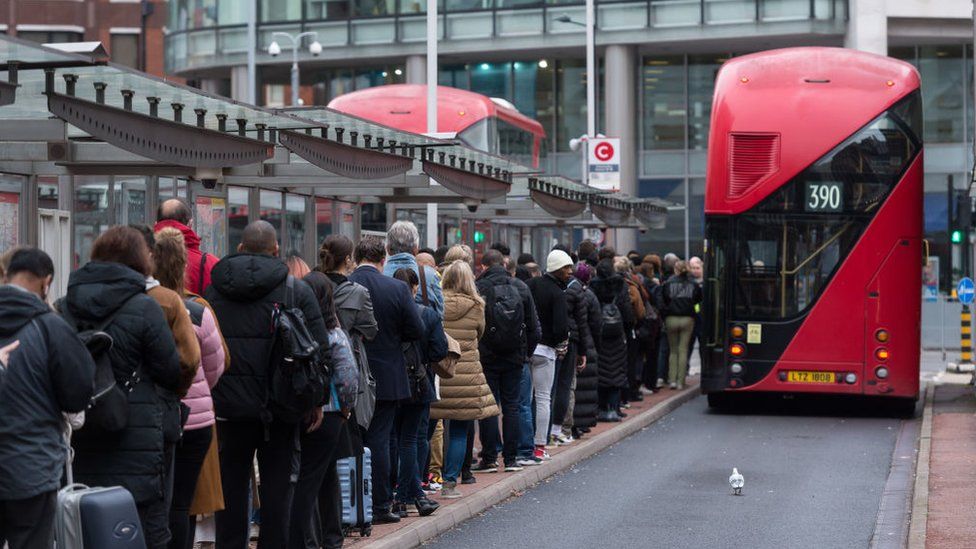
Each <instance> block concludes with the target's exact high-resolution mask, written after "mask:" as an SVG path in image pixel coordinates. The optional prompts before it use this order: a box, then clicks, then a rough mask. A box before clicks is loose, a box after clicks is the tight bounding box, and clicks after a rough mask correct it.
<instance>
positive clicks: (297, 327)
mask: <svg viewBox="0 0 976 549" xmlns="http://www.w3.org/2000/svg"><path fill="white" fill-rule="evenodd" d="M158 219H159V221H158V222H157V224H156V225H155V226H154V227H153V228H151V229H150V228H148V227H123V226H118V227H112V228H110V229H108V230H106V231H105V232H104V233H103V234H102V235H100V236H99V237H98V239H97V240H96V241H95V243H94V245H93V247H92V254H91V261H90V262H89V263H87V264H86V265H84V266H83V267H82V268H80V269H78V270H76V271H74V272H72V273H71V274H70V276H69V282H68V292H67V295H66V296H65V297H64V298H63V299H60V300H58V302H57V303H55V304H53V306H52V305H49V304H47V302H46V301H47V291H48V288H49V286H50V283H51V279H52V277H53V275H54V266H53V262H52V261H51V259H50V258H49V257H47V255H46V254H44V252H42V251H40V250H37V249H34V248H19V249H15V250H12V251H10V252H8V253H7V254H5V256H4V258H3V259H2V260H0V267H2V270H0V277H2V282H3V285H0V308H3V310H4V311H5V312H4V314H3V315H0V545H2V544H3V543H4V542H6V543H7V544H8V545H9V547H10V548H11V549H20V548H22V547H42V546H44V547H50V546H51V545H52V544H53V536H54V534H53V531H54V528H53V522H54V515H55V513H54V508H55V506H56V505H57V499H56V495H57V491H58V489H59V488H60V487H61V486H62V484H63V476H64V470H65V466H66V461H67V460H71V463H70V466H71V467H72V468H73V473H74V477H75V479H76V480H77V481H78V482H82V483H85V484H88V485H91V486H122V487H124V488H125V489H127V490H128V491H129V492H130V493H131V495H132V497H133V499H134V501H135V504H136V508H137V511H138V514H139V518H140V521H141V531H142V534H143V536H144V537H145V540H146V545H147V547H150V548H154V549H156V548H160V549H161V548H187V549H189V548H191V547H193V545H194V541H195V539H196V536H195V533H196V530H197V525H198V523H199V524H201V525H209V524H211V523H209V522H207V521H208V520H212V528H213V531H214V532H213V533H214V536H213V540H214V542H215V545H216V547H217V548H220V549H223V548H234V549H241V548H243V547H247V544H248V542H249V540H250V539H251V538H252V537H253V536H254V534H255V529H254V524H253V523H259V525H260V526H259V529H258V530H257V538H258V547H274V548H279V547H295V548H299V547H301V548H306V547H325V548H334V547H341V546H342V544H343V538H344V534H345V533H346V530H345V528H347V527H348V526H350V525H349V524H348V521H346V523H344V521H343V518H342V517H343V506H344V505H346V503H345V502H344V501H342V500H341V499H340V491H341V488H340V485H341V482H340V476H339V472H338V464H339V463H340V460H343V459H344V458H350V457H357V456H358V457H359V458H362V456H363V455H364V454H368V455H369V456H370V458H371V462H372V477H371V483H372V484H371V493H372V504H371V506H372V508H371V511H372V513H371V515H372V518H371V521H372V523H373V524H383V523H394V522H399V521H400V520H402V518H404V517H406V516H408V515H409V514H410V513H414V512H415V513H417V514H418V515H419V516H429V515H431V514H433V513H435V512H436V511H437V510H438V507H439V503H438V501H437V500H438V499H454V498H459V497H462V492H461V491H460V490H459V488H458V487H459V485H462V484H470V483H475V482H477V478H476V476H475V475H476V474H489V473H496V472H498V471H500V470H501V471H504V472H516V471H519V470H522V469H523V468H524V467H531V466H536V465H539V464H541V463H543V462H545V461H547V460H549V459H550V456H549V453H548V449H551V448H552V447H553V446H554V445H556V446H558V445H565V444H572V443H573V442H574V441H575V440H576V439H578V438H580V437H583V436H585V435H586V433H588V432H589V431H590V429H592V428H593V426H594V425H596V423H597V422H598V421H603V422H616V421H620V420H621V418H622V417H625V416H626V413H627V412H626V409H627V408H628V406H629V404H628V403H629V402H632V401H635V400H642V399H643V395H644V394H646V393H647V392H649V391H655V392H656V391H659V390H661V389H662V388H664V387H670V388H671V389H680V388H683V387H684V383H685V377H686V375H687V365H688V359H689V357H690V355H691V353H692V349H693V347H694V339H695V338H696V337H698V334H699V333H700V328H699V327H700V324H701V322H700V318H699V314H700V313H699V303H700V302H701V299H702V291H701V277H702V272H701V268H702V265H701V261H700V260H697V258H693V259H692V260H691V261H689V262H688V263H686V262H684V261H679V260H678V258H677V257H676V256H673V255H672V254H668V255H666V256H665V257H664V260H663V261H662V260H661V259H660V258H659V257H658V256H656V255H647V256H640V255H639V254H637V253H636V252H632V253H630V254H628V255H627V256H620V255H618V254H617V253H616V252H615V251H614V250H613V249H612V248H609V247H603V248H598V247H597V245H596V244H594V243H593V242H591V241H584V242H582V243H581V244H580V245H579V247H578V248H577V249H575V250H571V249H568V248H566V247H563V246H556V247H555V248H554V249H553V250H551V251H550V252H549V253H548V254H547V256H546V257H545V258H544V259H543V261H541V262H537V261H536V260H535V258H534V257H532V256H531V255H528V254H522V255H521V256H518V257H513V256H512V254H511V251H510V249H509V248H508V247H507V246H505V245H504V244H495V245H493V246H492V247H491V249H489V250H487V251H485V252H484V253H483V254H481V257H480V258H478V261H477V262H475V257H474V253H473V252H472V250H471V249H470V248H469V247H467V246H465V245H455V246H452V247H446V246H445V247H441V248H438V249H437V250H428V249H421V248H420V246H419V242H420V238H419V233H418V231H417V228H416V226H414V225H413V224H412V223H410V222H407V221H398V222H396V223H394V224H393V225H392V226H391V227H390V229H389V231H388V233H387V235H386V239H385V241H384V240H382V239H380V238H378V237H375V236H364V237H363V238H362V239H361V240H360V241H359V242H357V243H354V242H352V241H351V240H350V239H349V238H347V237H345V236H343V235H331V236H329V237H327V238H326V239H325V241H324V242H323V243H322V245H321V248H320V250H319V257H318V261H317V264H316V265H314V266H313V267H310V266H309V265H308V264H306V263H305V262H304V260H303V259H302V258H300V257H297V256H290V257H288V258H284V259H283V258H281V257H280V250H279V247H278V236H277V234H276V231H275V229H274V227H273V226H272V225H270V224H268V223H266V222H264V221H255V222H253V223H251V224H249V225H248V226H247V227H246V228H245V229H244V231H243V233H242V238H241V243H240V245H239V247H238V249H237V250H236V253H233V254H231V255H228V256H226V257H223V258H217V257H214V256H212V255H210V254H207V253H205V252H203V251H201V250H200V239H199V237H198V236H197V235H196V234H195V233H194V232H193V230H192V229H191V226H192V219H191V210H190V209H189V207H188V206H187V205H186V204H185V203H183V202H182V201H180V200H178V199H174V200H168V201H166V202H164V203H163V204H162V205H161V206H160V208H159V212H158ZM8 312H9V313H8ZM283 326H284V327H287V330H286V329H285V328H283ZM86 330H87V331H88V332H86ZM91 331H96V332H104V333H106V334H108V335H109V336H110V337H111V341H112V344H111V347H110V348H109V350H108V352H107V353H106V355H105V356H107V360H108V361H110V364H111V371H112V373H113V374H114V378H115V381H116V383H117V384H118V385H119V386H121V387H124V391H125V393H124V394H125V400H126V401H127V406H126V407H125V408H124V413H125V415H126V417H125V418H124V420H125V421H124V426H123V427H121V428H119V429H115V430H106V429H103V428H101V427H100V426H99V425H98V424H97V422H94V423H92V422H89V423H88V424H85V423H83V421H84V420H83V419H82V417H80V416H83V415H84V412H85V410H86V409H88V410H90V409H91V404H92V402H93V399H97V398H98V396H97V394H96V381H95V379H96V369H97V365H96V362H97V361H98V359H99V358H98V355H97V353H96V352H95V351H93V350H92V348H91V346H90V345H89V346H88V347H86V343H87V342H86V341H84V340H83V338H82V337H79V335H80V334H81V335H84V334H85V333H89V332H91ZM286 332H287V336H286V335H283V334H285V333H286ZM302 334H304V335H305V337H306V338H307V341H306V343H307V345H306V346H305V347H307V348H309V349H312V350H313V351H314V352H312V351H310V352H308V353H305V354H302V353H300V352H298V351H299V350H300V349H298V348H297V347H296V346H294V345H291V344H290V342H291V341H293V340H292V339H288V338H289V337H292V338H294V337H299V338H300V337H302ZM305 347H302V348H305ZM299 374H301V375H302V376H304V377H301V379H303V380H304V383H303V384H298V383H297V382H296V380H297V379H299ZM72 427H73V428H72ZM66 434H67V435H68V437H67V438H66V437H65V435H66ZM25 440H26V441H30V443H29V444H27V445H25V444H24V441H25ZM66 441H68V442H66ZM476 441H477V445H478V446H479V447H480V448H479V450H478V451H477V452H476V451H475V445H476ZM66 444H70V446H71V450H73V451H72V452H68V451H67V450H68V449H67V448H66ZM499 455H500V456H501V466H500V465H499ZM68 456H73V457H70V458H69V457H68ZM255 464H256V468H255ZM255 509H259V512H256V511H255ZM208 517H210V518H208Z"/></svg>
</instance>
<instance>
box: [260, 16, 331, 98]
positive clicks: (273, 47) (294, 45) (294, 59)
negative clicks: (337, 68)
mask: <svg viewBox="0 0 976 549" xmlns="http://www.w3.org/2000/svg"><path fill="white" fill-rule="evenodd" d="M318 34H319V33H317V32H315V31H308V32H302V33H299V34H291V33H290V32H276V33H274V34H273V35H272V37H273V38H277V37H279V36H280V37H283V38H287V39H288V40H289V41H290V42H291V106H292V107H297V106H298V85H299V79H298V45H299V44H301V43H302V38H305V37H306V36H311V37H313V38H317V37H318ZM308 52H309V53H311V54H312V55H315V56H318V55H319V54H320V53H322V44H319V41H318V40H315V41H313V42H312V43H311V44H309V46H308ZM268 53H269V54H270V55H271V56H272V57H277V56H278V55H281V46H280V45H279V44H278V41H277V40H272V42H271V44H270V45H269V46H268Z"/></svg>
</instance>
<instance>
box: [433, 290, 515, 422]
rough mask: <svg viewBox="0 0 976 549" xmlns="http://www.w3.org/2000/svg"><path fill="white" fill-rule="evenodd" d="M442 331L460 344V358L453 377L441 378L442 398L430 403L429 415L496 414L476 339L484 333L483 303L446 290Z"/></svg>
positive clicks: (468, 417) (461, 417)
mask: <svg viewBox="0 0 976 549" xmlns="http://www.w3.org/2000/svg"><path fill="white" fill-rule="evenodd" d="M444 331H445V332H447V335H449V336H451V337H453V338H454V339H455V340H457V342H458V344H460V346H461V358H460V360H458V363H457V369H456V370H455V373H454V377H452V378H451V379H442V380H441V387H440V397H441V399H440V400H438V401H437V402H434V403H433V404H431V405H430V418H431V419H457V420H473V419H485V418H488V417H492V416H497V415H498V413H499V411H498V405H497V404H496V403H495V398H494V396H492V394H491V389H490V388H489V387H488V382H487V381H486V380H485V373H484V371H483V370H482V369H481V361H480V357H479V354H478V340H480V339H481V336H482V335H484V333H485V306H484V305H483V304H482V303H479V302H478V301H475V299H474V298H472V297H470V296H467V295H464V294H459V293H455V292H445V293H444Z"/></svg>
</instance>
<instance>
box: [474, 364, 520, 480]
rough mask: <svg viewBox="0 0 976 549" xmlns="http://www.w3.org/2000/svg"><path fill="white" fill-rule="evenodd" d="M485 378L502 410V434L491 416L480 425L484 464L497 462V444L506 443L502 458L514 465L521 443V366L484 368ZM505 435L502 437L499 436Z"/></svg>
mask: <svg viewBox="0 0 976 549" xmlns="http://www.w3.org/2000/svg"><path fill="white" fill-rule="evenodd" d="M484 372H485V379H486V380H487V381H488V387H490V388H491V393H492V394H493V395H494V396H495V402H497V403H498V405H499V406H500V407H501V410H502V421H503V426H502V428H503V433H499V432H498V418H497V417H489V418H485V419H482V420H481V421H479V422H478V427H479V429H480V433H481V461H483V462H485V463H494V462H495V461H496V460H497V459H498V443H499V441H500V439H503V440H504V445H503V447H502V458H503V459H504V460H505V464H506V465H512V464H514V463H515V460H516V454H517V453H518V441H519V430H520V427H519V424H520V421H521V420H520V418H519V412H520V410H519V408H520V406H519V385H520V384H521V382H522V365H521V364H520V363H513V362H504V361H501V362H496V363H494V364H485V365H484ZM502 434H503V435H504V436H500V435H502Z"/></svg>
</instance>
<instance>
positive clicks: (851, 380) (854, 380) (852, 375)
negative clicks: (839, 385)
mask: <svg viewBox="0 0 976 549" xmlns="http://www.w3.org/2000/svg"><path fill="white" fill-rule="evenodd" d="M844 381H846V382H847V383H849V384H851V385H854V384H855V383H857V374H855V373H854V372H851V373H849V374H847V375H846V376H844Z"/></svg>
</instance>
